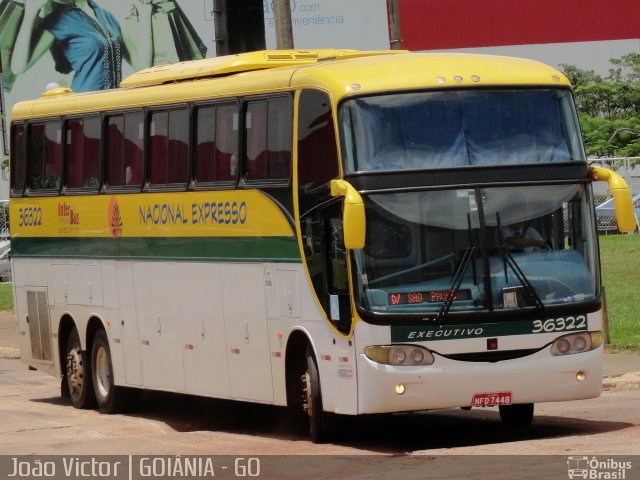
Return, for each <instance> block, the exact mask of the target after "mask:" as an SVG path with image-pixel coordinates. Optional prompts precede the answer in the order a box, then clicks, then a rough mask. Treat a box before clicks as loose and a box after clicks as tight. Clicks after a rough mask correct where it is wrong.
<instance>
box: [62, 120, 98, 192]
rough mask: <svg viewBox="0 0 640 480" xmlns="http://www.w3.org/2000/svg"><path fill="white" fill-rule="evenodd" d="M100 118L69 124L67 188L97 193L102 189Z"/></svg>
mask: <svg viewBox="0 0 640 480" xmlns="http://www.w3.org/2000/svg"><path fill="white" fill-rule="evenodd" d="M100 124H101V122H100V117H90V118H81V119H74V120H70V121H69V122H68V123H67V187H68V188H72V189H76V188H82V189H85V190H90V191H96V190H97V189H98V188H99V187H100V140H101V139H100Z"/></svg>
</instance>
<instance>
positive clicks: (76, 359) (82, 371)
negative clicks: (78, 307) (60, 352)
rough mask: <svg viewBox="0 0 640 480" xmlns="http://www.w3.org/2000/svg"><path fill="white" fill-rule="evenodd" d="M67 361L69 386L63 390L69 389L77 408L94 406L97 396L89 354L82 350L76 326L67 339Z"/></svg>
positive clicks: (66, 375) (66, 377)
mask: <svg viewBox="0 0 640 480" xmlns="http://www.w3.org/2000/svg"><path fill="white" fill-rule="evenodd" d="M66 362H67V365H66V367H67V368H66V374H65V379H66V382H67V385H66V387H67V388H66V389H63V390H68V391H69V396H70V397H71V403H72V404H73V406H74V407H75V408H92V407H93V406H94V404H95V401H94V399H95V397H94V395H93V387H92V385H91V367H90V365H89V355H88V354H87V352H85V351H84V350H82V345H81V344H80V335H78V330H77V329H76V328H75V327H74V328H73V329H72V330H71V333H70V334H69V339H68V341H67V356H66ZM62 393H66V392H64V391H63V392H62Z"/></svg>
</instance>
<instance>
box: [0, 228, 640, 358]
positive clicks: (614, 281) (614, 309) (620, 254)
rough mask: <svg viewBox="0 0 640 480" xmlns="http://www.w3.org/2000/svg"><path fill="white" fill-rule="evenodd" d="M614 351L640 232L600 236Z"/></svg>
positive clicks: (631, 340) (637, 322)
mask: <svg viewBox="0 0 640 480" xmlns="http://www.w3.org/2000/svg"><path fill="white" fill-rule="evenodd" d="M600 258H601V262H602V283H603V285H604V286H605V289H606V292H607V305H608V311H609V334H610V336H611V344H610V345H609V347H608V348H609V349H610V350H615V351H621V350H632V351H635V352H640V234H635V235H608V236H601V237H600ZM0 310H13V292H12V289H11V284H10V283H3V284H0Z"/></svg>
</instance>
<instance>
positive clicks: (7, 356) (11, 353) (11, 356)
mask: <svg viewBox="0 0 640 480" xmlns="http://www.w3.org/2000/svg"><path fill="white" fill-rule="evenodd" d="M19 358H20V349H19V348H13V347H0V359H3V360H17V359H19Z"/></svg>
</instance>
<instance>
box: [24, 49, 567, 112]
mask: <svg viewBox="0 0 640 480" xmlns="http://www.w3.org/2000/svg"><path fill="white" fill-rule="evenodd" d="M495 86H507V87H509V86H549V87H558V86H563V87H569V86H570V84H569V81H568V80H567V79H566V77H565V76H564V75H562V74H561V73H560V72H558V71H557V70H556V69H554V68H552V67H549V66H547V65H544V64H542V63H539V62H536V61H533V60H526V59H519V58H511V57H499V56H489V55H471V54H450V53H411V52H406V51H399V52H398V51H357V50H285V51H278V50H275V51H262V52H251V53H245V54H239V55H231V56H224V57H215V58H209V59H204V60H194V61H191V62H182V63H178V64H174V65H164V66H157V67H152V68H149V69H145V70H142V71H140V72H138V73H135V74H133V75H131V76H130V77H128V78H126V79H124V80H123V81H122V84H121V88H119V89H113V90H102V91H98V92H88V93H80V94H74V93H73V92H71V90H70V89H68V88H60V89H55V90H52V91H49V92H45V93H44V94H43V95H42V97H41V98H39V99H36V100H31V101H25V102H20V103H17V104H16V105H15V107H14V109H13V112H12V119H14V120H17V119H21V118H34V117H44V116H50V115H61V114H65V115H72V114H75V113H78V114H79V113H87V112H93V111H106V110H118V109H125V108H132V107H140V106H145V105H157V104H171V103H181V102H186V101H201V100H202V101H203V100H207V99H212V98H225V97H230V96H241V95H253V94H261V93H268V92H277V91H288V90H292V89H296V88H303V87H315V88H320V89H323V90H326V91H328V92H330V93H331V94H332V95H333V97H334V100H335V101H339V100H340V99H341V98H343V97H345V96H351V95H361V94H371V93H377V92H388V91H393V90H396V91H398V90H417V89H429V88H434V89H436V88H437V89H442V88H464V87H495Z"/></svg>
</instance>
